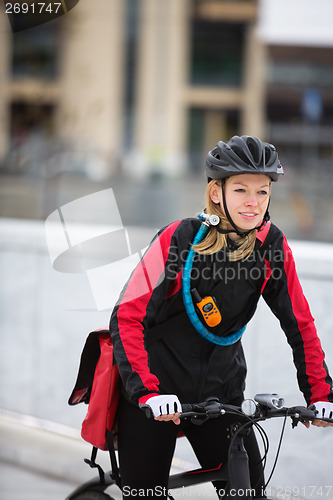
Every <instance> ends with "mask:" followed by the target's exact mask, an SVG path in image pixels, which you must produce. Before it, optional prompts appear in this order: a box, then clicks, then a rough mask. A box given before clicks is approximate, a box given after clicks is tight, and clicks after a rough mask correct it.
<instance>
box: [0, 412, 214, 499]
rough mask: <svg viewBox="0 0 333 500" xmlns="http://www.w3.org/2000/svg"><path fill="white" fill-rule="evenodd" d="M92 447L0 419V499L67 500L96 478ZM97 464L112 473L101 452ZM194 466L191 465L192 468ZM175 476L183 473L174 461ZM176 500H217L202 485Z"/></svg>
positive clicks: (178, 493) (117, 494) (114, 493)
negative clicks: (87, 460) (89, 460)
mask: <svg viewBox="0 0 333 500" xmlns="http://www.w3.org/2000/svg"><path fill="white" fill-rule="evenodd" d="M90 453H91V446H90V445H89V444H88V443H85V442H84V441H83V440H82V439H81V438H80V437H79V433H78V436H77V437H69V436H65V435H61V434H58V433H55V432H51V431H48V430H44V429H40V428H34V427H30V426H27V425H24V424H22V422H20V421H14V420H13V419H11V418H7V417H3V416H2V417H0V498H1V499H3V500H45V499H46V498H47V500H65V498H66V497H67V496H68V495H69V494H70V493H71V492H72V491H74V490H75V489H76V487H78V486H79V485H80V484H82V483H84V482H86V481H88V480H89V479H92V478H94V477H96V476H97V475H98V474H97V471H96V470H92V469H90V468H89V466H88V465H87V464H85V463H84V461H83V459H84V458H90ZM97 462H98V463H99V464H100V465H101V466H102V467H103V469H104V470H105V471H108V470H109V469H110V462H109V456H108V453H106V452H100V453H99V454H98V456H97ZM191 465H192V464H191ZM173 469H174V472H180V471H181V470H183V469H184V464H183V463H182V460H181V459H179V458H175V459H174V467H173ZM107 493H108V494H109V495H112V497H113V498H114V499H115V500H120V499H121V492H120V490H119V489H118V488H117V487H116V486H112V487H110V488H109V489H108V490H107ZM173 493H174V497H175V498H179V499H180V498H191V499H193V500H199V499H203V498H205V499H206V498H208V499H210V498H211V499H215V498H216V497H215V494H214V490H213V487H212V486H211V485H210V484H209V485H207V484H206V485H200V486H196V487H195V488H187V489H186V490H183V491H180V490H178V491H174V492H173Z"/></svg>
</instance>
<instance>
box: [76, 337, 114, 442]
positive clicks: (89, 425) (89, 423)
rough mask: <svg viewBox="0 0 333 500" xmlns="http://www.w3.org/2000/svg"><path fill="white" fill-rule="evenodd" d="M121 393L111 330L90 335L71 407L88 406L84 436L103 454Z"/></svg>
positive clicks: (83, 425)
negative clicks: (79, 404) (83, 404)
mask: <svg viewBox="0 0 333 500" xmlns="http://www.w3.org/2000/svg"><path fill="white" fill-rule="evenodd" d="M119 392H120V377H119V371H118V367H117V365H116V364H114V360H113V345H112V340H111V337H110V333H109V330H107V329H102V330H95V331H93V332H91V333H90V334H89V335H88V337H87V340H86V343H85V345H84V348H83V351H82V354H81V360H80V366H79V372H78V376H77V380H76V383H75V386H74V389H73V391H72V394H71V396H70V398H69V400H68V404H69V405H76V404H78V403H86V404H88V405H89V406H88V411H87V415H86V417H85V419H84V420H83V422H82V429H81V436H82V438H83V439H84V440H85V441H87V442H88V443H90V444H92V445H93V446H94V447H96V448H99V449H101V450H108V445H107V439H106V431H107V430H108V431H110V432H114V431H115V416H116V412H117V407H118V401H119Z"/></svg>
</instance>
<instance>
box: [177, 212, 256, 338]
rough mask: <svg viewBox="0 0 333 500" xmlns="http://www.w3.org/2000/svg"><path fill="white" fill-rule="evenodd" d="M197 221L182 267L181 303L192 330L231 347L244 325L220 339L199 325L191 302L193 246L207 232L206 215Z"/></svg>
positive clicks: (200, 216)
mask: <svg viewBox="0 0 333 500" xmlns="http://www.w3.org/2000/svg"><path fill="white" fill-rule="evenodd" d="M199 219H200V220H201V221H202V224H201V226H200V228H199V230H198V232H197V234H196V235H195V237H194V240H193V242H192V245H191V247H190V249H189V252H188V255H187V258H186V262H185V265H184V269H183V276H182V291H183V301H184V305H185V309H186V312H187V315H188V317H189V319H190V321H191V323H192V325H193V326H194V328H195V329H196V330H197V332H198V333H199V334H200V335H201V336H202V337H203V338H204V339H206V340H208V341H209V342H212V343H213V344H217V345H224V346H225V345H231V344H234V343H235V342H237V341H238V340H239V339H240V338H241V337H242V335H243V333H244V332H245V329H246V325H245V326H243V327H242V328H241V329H240V330H238V331H237V332H235V333H232V334H230V335H227V336H225V337H220V336H218V335H214V334H213V333H211V332H210V331H209V330H207V328H205V327H204V325H203V324H202V323H201V321H200V320H199V318H198V315H197V312H196V310H195V307H194V304H193V300H192V295H191V271H192V267H193V260H194V256H195V250H193V247H194V245H197V244H198V243H200V242H201V241H202V240H203V239H204V237H205V236H206V234H207V232H208V230H209V224H208V223H207V222H206V219H207V215H206V214H199Z"/></svg>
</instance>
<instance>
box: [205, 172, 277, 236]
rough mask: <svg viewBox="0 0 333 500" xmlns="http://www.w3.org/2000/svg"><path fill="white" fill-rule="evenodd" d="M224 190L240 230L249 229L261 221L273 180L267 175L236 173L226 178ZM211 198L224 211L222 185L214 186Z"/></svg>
mask: <svg viewBox="0 0 333 500" xmlns="http://www.w3.org/2000/svg"><path fill="white" fill-rule="evenodd" d="M224 190H225V198H226V203H227V208H228V210H229V213H230V216H231V218H232V220H233V221H234V223H235V225H236V226H237V228H238V229H239V230H243V231H248V230H250V229H253V228H255V227H256V226H258V225H259V224H260V223H261V221H262V219H263V217H264V215H265V212H266V209H267V206H268V202H269V196H270V190H271V181H270V178H269V177H268V176H267V175H261V174H241V175H234V176H232V177H229V179H227V180H226V182H225V185H224ZM211 198H212V200H213V201H214V203H219V204H220V207H221V210H222V212H223V213H224V209H223V199H222V188H221V186H218V185H214V186H213V188H212V190H211Z"/></svg>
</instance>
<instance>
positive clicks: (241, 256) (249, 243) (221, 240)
mask: <svg viewBox="0 0 333 500" xmlns="http://www.w3.org/2000/svg"><path fill="white" fill-rule="evenodd" d="M215 184H216V185H218V186H221V180H212V181H210V182H209V184H208V185H207V188H206V191H205V203H206V208H205V212H206V213H207V214H208V215H218V217H219V218H220V224H219V227H220V228H221V229H227V228H228V219H227V218H226V216H225V215H224V213H223V212H222V211H221V208H220V205H219V204H218V203H214V202H213V200H212V199H211V197H210V191H211V188H212V187H213V186H214V185H215ZM256 236H257V230H254V231H252V232H251V233H250V234H248V235H246V236H244V237H243V238H240V239H239V240H238V241H237V249H236V250H233V251H228V250H227V255H228V258H229V260H231V261H237V260H246V259H248V258H249V257H250V255H251V253H252V252H253V249H254V245H255V242H256ZM193 249H194V250H195V251H196V252H197V253H199V254H203V255H211V254H214V253H216V252H219V251H220V250H222V249H228V245H227V235H226V234H221V233H219V232H218V231H217V229H216V227H214V226H210V229H209V231H208V233H207V236H206V237H205V238H204V239H203V240H202V241H201V242H200V243H198V244H197V245H195V246H194V247H193Z"/></svg>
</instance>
